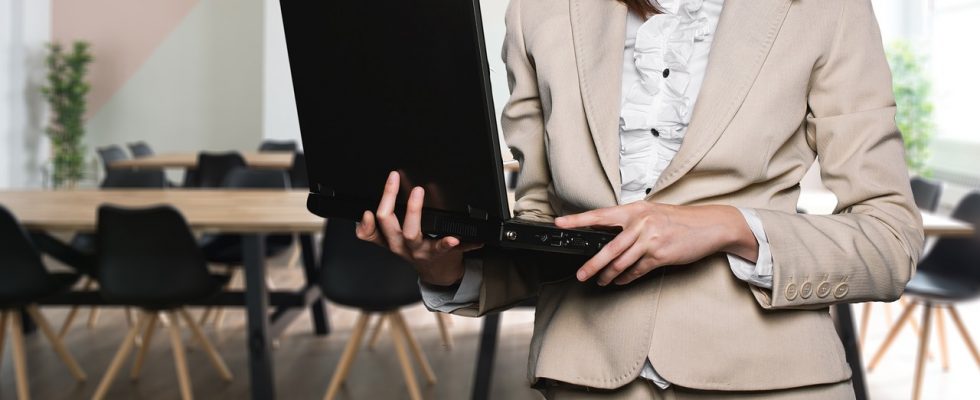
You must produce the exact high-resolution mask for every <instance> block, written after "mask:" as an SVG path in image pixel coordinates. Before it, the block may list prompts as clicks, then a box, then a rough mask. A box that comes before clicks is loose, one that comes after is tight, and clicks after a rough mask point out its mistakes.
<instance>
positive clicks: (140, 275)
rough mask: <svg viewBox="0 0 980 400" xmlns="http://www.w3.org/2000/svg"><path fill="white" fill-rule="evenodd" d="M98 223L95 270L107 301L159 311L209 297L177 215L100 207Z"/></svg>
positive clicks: (199, 255) (198, 255) (196, 253)
mask: <svg viewBox="0 0 980 400" xmlns="http://www.w3.org/2000/svg"><path fill="white" fill-rule="evenodd" d="M98 219H99V220H98V230H97V233H96V249H97V250H96V254H97V262H96V270H97V271H98V278H99V290H100V291H101V292H102V295H103V297H105V298H106V299H107V300H109V301H113V302H119V303H122V304H128V305H135V306H141V307H147V308H151V309H162V308H169V307H172V306H175V305H181V304H184V303H186V302H190V301H194V300H198V299H201V298H202V297H205V296H207V295H209V294H210V292H211V290H212V288H213V282H212V278H211V274H210V273H209V272H208V267H207V261H205V258H204V254H203V252H202V251H201V249H200V247H198V244H197V241H196V240H195V238H194V235H193V234H192V233H191V230H190V228H189V227H188V226H187V222H186V221H185V220H184V217H183V216H182V215H181V214H180V212H179V211H177V210H176V209H174V208H173V207H171V206H158V207H151V208H141V209H128V208H120V207H115V206H109V205H103V206H101V207H99V211H98Z"/></svg>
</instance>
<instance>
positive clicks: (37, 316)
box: [27, 305, 87, 382]
mask: <svg viewBox="0 0 980 400" xmlns="http://www.w3.org/2000/svg"><path fill="white" fill-rule="evenodd" d="M27 314H29V315H30V316H31V318H33V319H34V323H35V324H37V327H38V328H40V329H41V333H43V334H44V336H45V337H47V338H48V341H50V342H51V347H54V351H55V353H57V354H58V357H60V358H61V361H62V362H64V363H65V365H66V366H68V371H70V372H71V375H72V376H73V377H75V379H76V380H78V381H79V382H85V380H86V379H87V377H86V376H85V371H82V367H80V366H78V362H77V361H75V357H72V355H71V353H70V352H68V348H67V347H65V343H64V342H62V341H61V339H58V335H57V334H55V332H54V329H52V328H51V324H49V323H48V320H47V319H46V318H44V315H43V314H41V311H39V310H38V309H37V306H33V305H32V306H27Z"/></svg>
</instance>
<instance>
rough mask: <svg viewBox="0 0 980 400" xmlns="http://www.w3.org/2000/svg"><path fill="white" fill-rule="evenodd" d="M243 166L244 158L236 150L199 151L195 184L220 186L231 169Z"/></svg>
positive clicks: (210, 186) (209, 186)
mask: <svg viewBox="0 0 980 400" xmlns="http://www.w3.org/2000/svg"><path fill="white" fill-rule="evenodd" d="M245 166H246V165H245V158H243V157H242V155H241V154H239V153H238V152H230V153H200V154H198V155H197V172H196V173H195V175H196V181H197V186H199V187H205V188H216V187H221V186H222V185H223V184H224V182H225V177H226V176H227V175H228V173H229V172H231V170H233V169H235V168H244V167H245Z"/></svg>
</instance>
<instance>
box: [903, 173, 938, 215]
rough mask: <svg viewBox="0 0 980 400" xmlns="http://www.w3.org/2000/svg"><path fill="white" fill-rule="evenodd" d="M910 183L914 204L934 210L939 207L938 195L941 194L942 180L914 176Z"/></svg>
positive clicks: (927, 209)
mask: <svg viewBox="0 0 980 400" xmlns="http://www.w3.org/2000/svg"><path fill="white" fill-rule="evenodd" d="M910 183H911V185H912V197H914V198H915V205H916V206H918V207H919V208H920V209H923V210H926V211H932V212H935V211H936V209H937V208H939V197H940V196H942V194H943V184H942V182H938V181H934V180H930V179H926V178H922V177H915V178H912V180H911V181H910Z"/></svg>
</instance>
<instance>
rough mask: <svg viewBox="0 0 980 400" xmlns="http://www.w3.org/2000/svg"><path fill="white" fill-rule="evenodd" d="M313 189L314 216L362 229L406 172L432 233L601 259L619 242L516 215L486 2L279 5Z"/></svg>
mask: <svg viewBox="0 0 980 400" xmlns="http://www.w3.org/2000/svg"><path fill="white" fill-rule="evenodd" d="M280 6H281V10H282V18H283V25H284V27H285V34H286V47H287V50H288V54H289V63H290V69H291V73H292V79H293V89H294V92H295V96H296V107H297V112H298V114H299V123H300V130H301V134H302V138H303V148H304V151H305V153H306V159H307V169H308V173H309V179H310V194H309V199H308V202H307V207H308V208H309V210H310V211H311V212H313V213H314V214H317V215H319V216H323V217H326V218H331V217H338V218H347V219H359V218H360V217H361V215H363V213H364V211H365V210H374V209H376V208H377V205H378V202H379V201H380V199H381V194H382V190H383V187H384V182H385V180H386V178H387V176H388V174H389V172H390V171H399V172H400V175H401V179H402V182H401V185H400V190H401V192H400V193H399V195H398V206H397V207H396V209H397V214H398V215H399V216H400V217H401V216H403V215H404V212H405V204H406V202H407V198H408V193H409V191H410V190H411V188H412V187H414V186H421V187H423V188H425V193H426V197H425V206H424V208H423V212H422V230H423V232H424V233H425V234H427V235H429V236H431V237H442V236H447V235H451V236H455V237H458V238H459V239H460V240H462V241H469V242H481V243H484V244H486V245H488V246H499V247H503V248H513V249H523V250H533V251H543V252H557V253H565V254H577V255H592V254H595V253H596V252H598V251H599V250H600V249H601V248H602V247H603V246H604V245H605V244H607V243H609V241H611V240H612V239H613V238H614V237H615V233H613V232H609V231H602V230H594V229H559V228H557V227H555V226H554V225H550V224H543V223H535V222H528V221H522V220H519V219H514V218H512V217H511V213H510V209H509V207H508V202H507V191H506V187H505V184H504V175H503V165H502V164H503V163H502V160H501V147H500V140H499V137H498V133H497V124H496V114H495V113H494V108H493V99H492V95H491V90H490V69H489V65H488V64H487V54H486V48H485V43H484V37H483V27H482V20H481V15H480V4H479V1H478V0H374V1H289V0H282V1H281V2H280Z"/></svg>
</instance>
